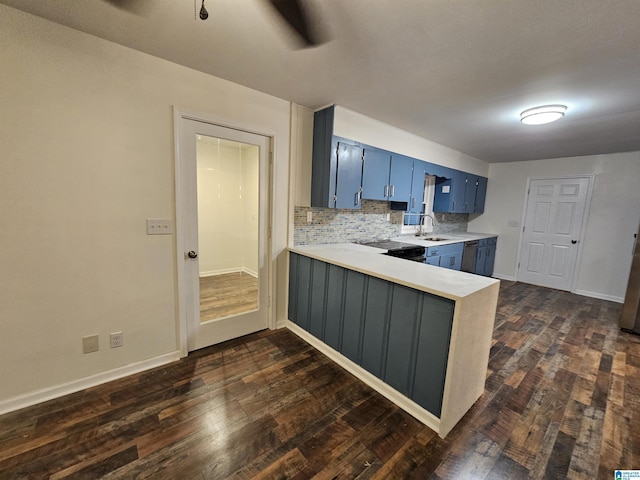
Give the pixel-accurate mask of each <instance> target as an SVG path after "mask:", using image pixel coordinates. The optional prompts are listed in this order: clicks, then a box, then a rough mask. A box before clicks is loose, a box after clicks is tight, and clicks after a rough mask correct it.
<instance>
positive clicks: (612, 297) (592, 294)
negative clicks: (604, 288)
mask: <svg viewBox="0 0 640 480" xmlns="http://www.w3.org/2000/svg"><path fill="white" fill-rule="evenodd" d="M572 293H575V294H576V295H584V296H585V297H591V298H597V299H599V300H608V301H610V302H616V303H624V297H616V296H615V295H605V294H604V293H598V292H588V291H586V290H576V291H574V292H572Z"/></svg>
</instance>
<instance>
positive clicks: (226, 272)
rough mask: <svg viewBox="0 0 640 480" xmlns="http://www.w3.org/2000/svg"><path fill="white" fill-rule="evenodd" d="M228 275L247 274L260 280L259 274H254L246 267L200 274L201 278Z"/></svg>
mask: <svg viewBox="0 0 640 480" xmlns="http://www.w3.org/2000/svg"><path fill="white" fill-rule="evenodd" d="M228 273H246V274H247V275H251V276H252V277H256V278H258V272H254V271H253V270H250V269H248V268H246V267H240V268H226V269H222V270H210V271H207V272H200V276H201V277H213V276H215V275H226V274H228Z"/></svg>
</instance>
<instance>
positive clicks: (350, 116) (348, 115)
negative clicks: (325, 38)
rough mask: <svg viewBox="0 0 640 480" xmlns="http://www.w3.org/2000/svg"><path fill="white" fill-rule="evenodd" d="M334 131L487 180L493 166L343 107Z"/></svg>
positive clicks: (337, 115)
mask: <svg viewBox="0 0 640 480" xmlns="http://www.w3.org/2000/svg"><path fill="white" fill-rule="evenodd" d="M333 130H334V133H335V134H336V135H338V136H340V137H344V138H348V139H349V140H355V141H358V142H361V143H366V144H367V145H371V146H373V147H378V148H382V149H385V150H389V151H390V152H395V153H399V154H402V155H407V156H409V157H413V158H418V159H420V160H424V161H426V162H431V163H435V164H438V165H444V166H445V167H450V168H455V169H457V170H462V171H464V172H469V173H473V174H475V175H480V176H483V177H486V176H487V174H488V172H489V164H488V163H486V162H483V161H481V160H478V159H477V158H473V157H470V156H469V155H465V154H464V153H461V152H458V151H457V150H453V149H452V148H449V147H445V146H444V145H440V144H439V143H435V142H432V141H431V140H427V139H426V138H423V137H419V136H417V135H414V134H412V133H409V132H406V131H404V130H400V129H399V128H396V127H394V126H391V125H388V124H386V123H382V122H380V121H378V120H374V119H373V118H369V117H367V116H365V115H361V114H359V113H356V112H353V111H351V110H348V109H346V108H343V107H340V106H339V105H336V107H335V118H334V125H333ZM425 134H428V132H425Z"/></svg>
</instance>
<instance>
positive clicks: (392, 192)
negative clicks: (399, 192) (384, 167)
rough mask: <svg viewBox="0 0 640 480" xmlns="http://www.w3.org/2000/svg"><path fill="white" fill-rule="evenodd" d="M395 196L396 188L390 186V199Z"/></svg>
mask: <svg viewBox="0 0 640 480" xmlns="http://www.w3.org/2000/svg"><path fill="white" fill-rule="evenodd" d="M395 194H396V186H395V185H391V195H390V196H391V197H393V196H395Z"/></svg>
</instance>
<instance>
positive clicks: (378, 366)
mask: <svg viewBox="0 0 640 480" xmlns="http://www.w3.org/2000/svg"><path fill="white" fill-rule="evenodd" d="M368 280H369V281H368V285H367V300H366V302H365V304H364V309H365V319H366V320H365V323H364V331H363V335H362V362H361V363H360V366H361V367H362V368H364V369H365V370H367V371H368V372H369V373H373V374H374V375H375V376H376V377H378V378H382V373H383V372H382V368H383V366H384V356H383V355H381V354H380V352H383V351H384V350H385V342H386V339H387V335H388V330H389V324H388V322H387V319H388V318H389V307H390V302H389V300H390V293H391V290H390V289H389V282H386V281H384V280H380V279H379V278H375V277H369V279H368Z"/></svg>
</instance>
